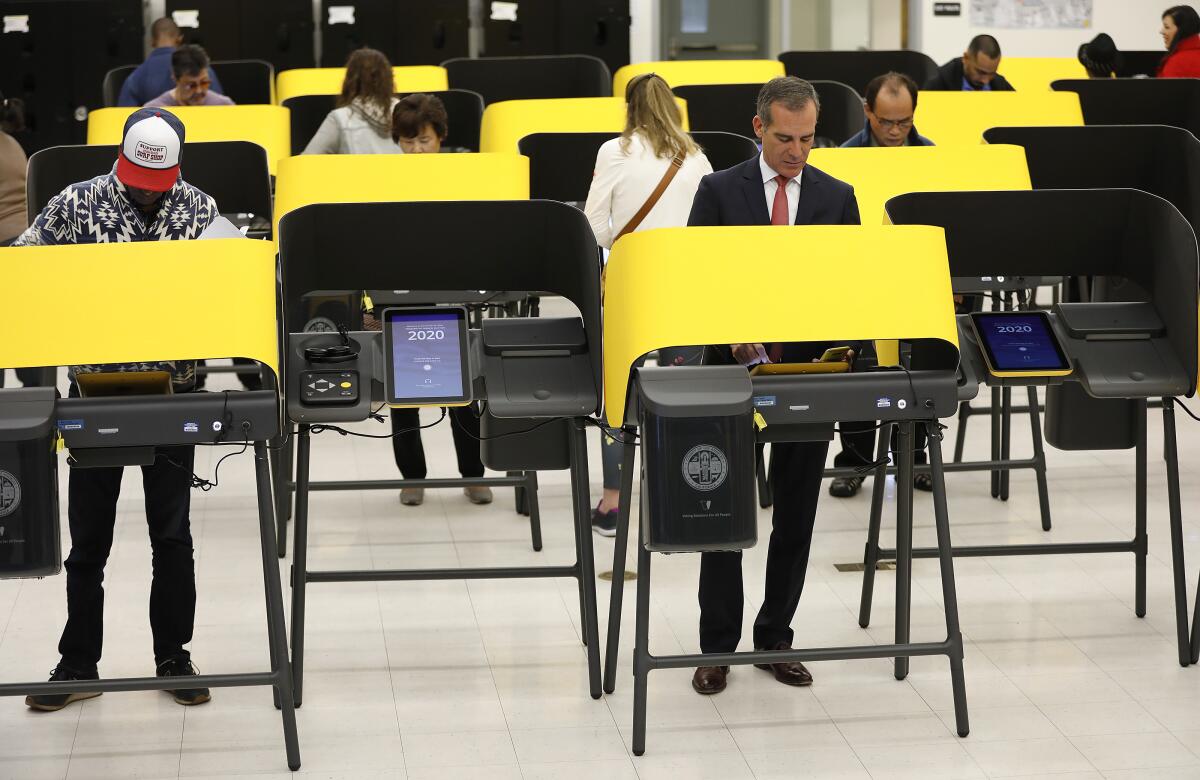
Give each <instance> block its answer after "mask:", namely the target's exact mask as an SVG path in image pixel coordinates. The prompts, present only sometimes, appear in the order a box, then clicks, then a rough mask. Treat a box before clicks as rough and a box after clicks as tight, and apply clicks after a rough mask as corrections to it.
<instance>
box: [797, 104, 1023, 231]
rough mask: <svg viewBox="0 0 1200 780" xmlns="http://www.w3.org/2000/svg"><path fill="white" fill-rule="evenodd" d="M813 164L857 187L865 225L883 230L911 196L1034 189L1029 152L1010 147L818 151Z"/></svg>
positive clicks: (802, 195)
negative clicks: (889, 208)
mask: <svg viewBox="0 0 1200 780" xmlns="http://www.w3.org/2000/svg"><path fill="white" fill-rule="evenodd" d="M921 100H922V101H924V100H925V93H923V92H922V93H921ZM918 127H919V128H920V130H921V133H922V134H924V133H925V128H924V127H921V126H920V125H918ZM808 162H809V164H811V165H813V166H815V167H817V168H820V169H821V170H822V171H824V172H825V173H828V174H829V175H830V176H833V177H834V178H836V179H841V180H842V181H844V182H847V183H848V184H850V185H851V186H853V187H854V195H855V197H856V198H858V211H859V214H860V215H861V216H862V223H863V224H864V225H879V224H882V223H883V221H884V219H885V217H884V213H883V204H884V203H886V202H887V201H889V200H890V199H892V198H894V197H895V196H897V195H903V194H904V193H907V192H955V191H959V190H964V191H965V190H1028V189H1031V186H1030V183H1029V168H1028V167H1027V166H1026V164H1025V149H1024V147H1020V146H1013V145H1010V144H995V145H987V144H982V145H979V144H977V145H974V146H902V147H899V148H895V149H887V148H882V147H864V148H860V149H813V150H812V153H811V154H810V155H809V156H808ZM800 197H801V198H803V197H804V194H803V193H801V195H800Z"/></svg>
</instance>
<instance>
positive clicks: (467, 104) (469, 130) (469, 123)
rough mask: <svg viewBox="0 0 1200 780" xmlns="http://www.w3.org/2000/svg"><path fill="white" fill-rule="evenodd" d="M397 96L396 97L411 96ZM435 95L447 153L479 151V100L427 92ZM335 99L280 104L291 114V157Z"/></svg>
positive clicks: (461, 93)
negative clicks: (443, 117) (443, 113)
mask: <svg viewBox="0 0 1200 780" xmlns="http://www.w3.org/2000/svg"><path fill="white" fill-rule="evenodd" d="M411 94H413V93H411V92H399V93H397V97H404V96H405V95H411ZM426 94H429V95H437V96H438V97H439V98H441V101H442V104H443V105H445V106H446V117H447V120H448V124H449V133H448V135H447V136H446V140H445V142H444V146H447V147H449V148H451V149H465V150H467V151H468V152H478V151H479V128H480V125H481V124H482V123H483V98H481V97H480V96H479V95H478V94H477V93H475V92H471V91H469V90H465V89H450V90H445V91H441V92H428V93H426ZM337 98H338V96H337V95H297V96H296V97H293V98H288V99H287V100H285V101H283V105H284V108H287V109H289V110H290V111H291V126H292V154H302V153H303V152H304V147H306V146H308V142H309V141H311V140H312V137H313V136H314V135H315V134H316V132H317V129H318V128H319V127H320V126H321V123H322V122H324V121H325V117H326V115H328V114H329V112H330V111H332V110H333V109H334V108H336V107H337Z"/></svg>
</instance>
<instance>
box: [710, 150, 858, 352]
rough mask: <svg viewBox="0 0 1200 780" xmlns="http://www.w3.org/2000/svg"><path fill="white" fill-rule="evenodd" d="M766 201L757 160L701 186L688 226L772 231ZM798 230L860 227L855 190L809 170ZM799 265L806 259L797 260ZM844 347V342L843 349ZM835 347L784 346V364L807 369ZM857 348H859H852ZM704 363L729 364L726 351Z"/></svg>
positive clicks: (716, 175) (799, 208) (717, 349)
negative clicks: (806, 365) (803, 227)
mask: <svg viewBox="0 0 1200 780" xmlns="http://www.w3.org/2000/svg"><path fill="white" fill-rule="evenodd" d="M770 224H771V214H770V212H769V211H768V210H767V197H766V194H765V193H764V190H763V180H762V169H761V168H760V167H759V165H758V157H753V158H751V159H749V160H747V161H746V162H744V163H741V164H739V165H735V166H733V167H732V168H728V169H726V170H723V171H717V172H716V173H710V174H708V175H707V176H705V177H704V178H703V179H701V180H700V188H699V189H698V190H696V199H695V200H694V201H692V213H691V215H690V216H689V217H688V225H689V226H693V225H713V226H720V225H770ZM794 224H796V225H861V224H862V220H861V219H860V218H859V216H858V200H857V199H856V198H855V197H854V188H853V187H851V186H850V185H849V184H847V183H846V182H844V181H840V180H839V179H835V178H833V177H832V176H830V175H829V174H827V173H825V172H824V171H821V170H818V169H817V168H814V167H813V166H811V165H806V166H804V170H803V171H801V173H800V203H799V204H798V205H797V206H796V221H795V223H794ZM797 261H798V262H803V261H804V258H797ZM846 343H847V342H842V344H846ZM829 346H834V344H832V343H830V344H817V343H805V344H787V345H785V346H784V351H783V360H784V362H797V363H807V362H808V361H810V360H812V359H813V358H817V357H820V356H821V353H822V352H824V351H825V349H826V347H829ZM854 346H861V345H854ZM704 362H706V363H731V362H733V358H732V356H731V355H730V354H729V347H727V346H718V347H710V348H709V349H708V350H706V354H705V358H704Z"/></svg>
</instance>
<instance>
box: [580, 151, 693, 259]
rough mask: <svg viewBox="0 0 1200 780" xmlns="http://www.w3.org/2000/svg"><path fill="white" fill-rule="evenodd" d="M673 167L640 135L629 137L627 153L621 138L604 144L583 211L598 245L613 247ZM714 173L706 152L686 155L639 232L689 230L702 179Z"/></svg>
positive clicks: (597, 156) (668, 160)
mask: <svg viewBox="0 0 1200 780" xmlns="http://www.w3.org/2000/svg"><path fill="white" fill-rule="evenodd" d="M670 164H671V160H670V159H669V158H665V157H658V156H656V155H655V154H654V149H653V148H652V147H651V146H650V145H649V144H648V143H646V141H645V140H643V138H642V136H641V134H640V133H634V134H633V135H632V136H630V138H629V150H628V151H622V149H621V139H620V137H617V138H613V139H612V140H610V141H605V142H604V144H603V145H602V146H601V147H600V151H599V152H598V153H597V154H596V172H595V175H594V176H593V178H592V186H591V188H590V189H589V190H588V197H587V204H586V205H585V206H584V209H583V211H584V213H585V214H587V218H588V222H590V223H591V225H592V232H593V233H595V234H596V243H597V244H599V245H600V246H602V247H604V248H605V249H609V248H611V247H612V244H613V241H615V240H616V238H617V234H618V233H620V232H621V229H622V228H624V227H625V225H626V224H627V223H628V222H629V220H631V219H633V215H634V214H637V213H638V211H639V210H640V209H641V208H642V204H644V203H645V202H646V199H647V198H649V197H650V193H652V192H654V189H655V188H656V187H657V186H658V183H659V182H660V181H662V177H663V175H664V174H665V173H666V172H667V166H669V165H670ZM710 173H712V165H711V164H710V163H709V162H708V158H707V157H705V156H704V153H703V152H696V153H694V154H690V155H688V156H687V157H686V158H685V159H684V161H683V166H682V167H681V168H680V169H679V171H678V172H677V173H676V174H675V178H674V179H672V180H671V184H670V186H668V187H667V189H666V190H665V191H664V192H663V194H662V197H660V198H659V199H658V203H655V204H654V208H652V209H650V213H649V214H647V215H646V218H645V219H643V220H642V223H641V224H640V225H638V227H637V229H638V230H650V229H651V228H660V227H683V226H685V225H687V221H688V215H690V214H691V213H692V201H693V200H694V199H695V197H696V190H697V189H698V188H699V187H700V180H701V179H702V178H704V177H705V176H707V175H708V174H710Z"/></svg>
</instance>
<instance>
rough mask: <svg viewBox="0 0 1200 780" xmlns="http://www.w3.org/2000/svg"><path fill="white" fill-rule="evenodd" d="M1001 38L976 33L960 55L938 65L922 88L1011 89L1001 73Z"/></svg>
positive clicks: (986, 90) (1010, 90) (973, 90)
mask: <svg viewBox="0 0 1200 780" xmlns="http://www.w3.org/2000/svg"><path fill="white" fill-rule="evenodd" d="M999 69H1000V42H999V41H997V40H996V39H995V38H993V37H992V36H990V35H976V36H975V37H974V38H972V39H971V42H970V43H969V44H967V50H966V51H965V52H963V56H962V57H958V58H955V59H953V60H950V61H949V62H947V63H946V64H945V65H943V66H942V67H940V68H938V71H937V75H935V76H934V77H933V78H931V79H929V81H926V82H925V83H924V84H923V85H922V86H921V89H932V90H939V91H942V92H1012V91H1013V85H1012V84H1009V83H1008V80H1007V79H1005V78H1004V77H1003V76H1001V75H1000V74H999V73H997V72H996V71H998V70H999Z"/></svg>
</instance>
